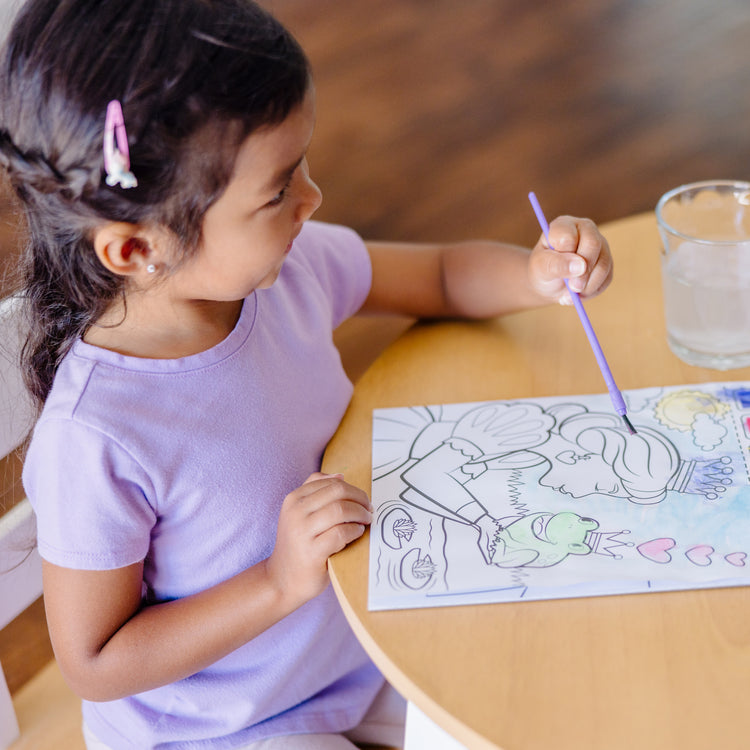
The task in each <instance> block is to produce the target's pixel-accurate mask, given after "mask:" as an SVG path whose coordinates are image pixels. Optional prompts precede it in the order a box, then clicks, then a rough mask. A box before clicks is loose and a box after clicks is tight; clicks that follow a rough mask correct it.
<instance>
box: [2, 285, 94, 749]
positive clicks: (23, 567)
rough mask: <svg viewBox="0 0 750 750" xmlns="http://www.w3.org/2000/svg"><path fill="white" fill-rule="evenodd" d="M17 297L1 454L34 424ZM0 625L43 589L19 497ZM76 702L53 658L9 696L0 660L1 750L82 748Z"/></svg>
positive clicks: (7, 516) (11, 307) (8, 530)
mask: <svg viewBox="0 0 750 750" xmlns="http://www.w3.org/2000/svg"><path fill="white" fill-rule="evenodd" d="M17 311H18V305H17V301H16V300H14V299H12V298H9V299H5V300H0V458H2V457H5V456H8V455H10V454H11V453H13V451H14V450H16V449H17V448H18V446H19V445H21V443H22V442H23V441H24V438H25V437H26V435H27V434H28V431H29V429H30V428H31V426H32V424H33V421H32V420H33V417H32V415H33V409H32V406H31V403H30V399H29V397H28V395H27V393H26V391H25V389H24V386H23V382H22V379H21V373H20V369H19V366H18V353H19V350H20V342H21V338H22V335H21V330H20V323H19V319H18V314H17ZM0 514H1V515H0V630H1V629H2V628H4V627H5V626H6V625H8V623H10V622H11V621H12V620H14V619H15V618H16V617H17V616H18V615H19V614H20V613H21V612H23V611H24V610H25V609H26V608H27V607H28V606H29V605H30V604H31V603H33V602H34V601H35V600H36V599H38V598H39V597H40V596H41V593H42V567H41V560H40V558H39V555H38V553H37V551H36V549H35V547H34V546H33V544H34V537H35V527H34V517H33V514H32V511H31V506H30V505H29V502H28V500H26V499H23V500H21V501H20V502H19V503H17V504H16V505H14V506H13V507H12V508H10V510H8V511H7V512H6V513H4V514H2V509H0ZM80 724H81V718H80V701H78V699H77V698H76V697H75V696H74V695H73V693H72V692H71V691H70V690H69V689H68V688H67V686H66V685H65V683H64V681H63V679H62V675H61V674H60V670H59V669H58V667H57V664H56V663H55V662H54V661H52V662H50V663H49V664H48V665H47V666H46V667H44V668H43V669H42V671H41V672H40V673H39V674H37V675H36V676H35V677H33V678H32V679H31V680H30V681H29V682H28V683H27V684H26V685H24V686H23V687H22V688H21V689H20V690H19V691H18V693H17V694H16V695H15V696H14V700H11V696H10V693H9V691H8V686H7V683H6V680H5V676H4V674H3V671H2V665H0V750H6V748H8V749H9V750H26V749H27V748H28V750H31V749H32V748H33V749H34V750H53V748H54V750H58V749H59V748H64V749H65V750H79V748H80V750H83V747H84V744H83V737H82V736H81V730H80Z"/></svg>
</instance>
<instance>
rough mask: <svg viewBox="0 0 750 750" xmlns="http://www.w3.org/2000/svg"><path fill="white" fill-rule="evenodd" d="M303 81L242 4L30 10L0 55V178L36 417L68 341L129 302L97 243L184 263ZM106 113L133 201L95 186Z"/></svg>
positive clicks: (280, 44) (31, 6) (284, 45)
mask: <svg viewBox="0 0 750 750" xmlns="http://www.w3.org/2000/svg"><path fill="white" fill-rule="evenodd" d="M309 76H310V71H309V65H308V62H307V59H306V58H305V55H304V53H303V52H302V50H301V48H300V47H299V45H298V44H297V42H296V41H295V40H294V38H293V37H292V36H291V35H290V34H289V32H288V31H287V30H286V29H285V28H284V27H283V26H281V24H279V23H278V22H277V21H276V20H275V19H274V18H273V17H272V16H270V15H269V14H268V13H267V12H266V11H264V10H262V9H261V8H259V7H258V6H257V5H256V4H255V3H254V2H252V0H106V2H102V1H101V0H27V2H26V3H25V4H24V5H23V7H22V9H21V11H20V13H19V15H18V17H17V19H16V21H15V23H14V25H13V28H12V29H11V31H10V34H9V36H8V38H7V40H6V42H5V46H4V49H3V51H2V54H0V167H1V168H3V169H4V170H5V171H6V172H7V174H8V175H9V177H10V182H11V185H12V186H13V188H14V190H15V192H16V194H17V195H18V197H19V198H20V201H21V204H22V206H23V208H24V214H25V217H26V223H27V231H28V243H27V247H26V249H25V252H24V254H23V256H22V259H21V267H20V279H21V282H20V285H21V288H20V290H19V296H20V297H21V298H22V301H23V306H24V310H25V313H26V324H27V328H28V331H29V335H28V339H27V341H26V344H25V347H24V350H23V354H22V365H23V370H24V376H25V379H26V384H27V386H28V388H29V391H30V392H31V394H32V396H33V397H34V398H35V400H36V401H37V403H38V405H39V406H40V407H41V405H42V404H43V403H44V400H45V399H46V397H47V394H48V393H49V390H50V388H51V387H52V381H53V379H54V375H55V372H56V370H57V367H58V366H59V363H60V361H61V360H62V358H63V357H64V356H65V354H66V352H67V351H68V350H69V348H70V347H71V345H72V344H73V342H74V341H75V340H76V339H77V338H79V337H80V336H82V335H83V334H84V333H85V332H86V330H87V329H88V328H89V327H90V326H91V325H92V324H94V323H95V322H96V321H97V319H99V318H100V317H101V315H102V314H103V313H104V312H105V310H106V309H107V308H108V307H109V305H110V304H111V303H112V301H113V300H114V299H116V298H117V297H118V296H122V295H123V294H124V291H125V283H126V282H125V280H124V279H123V277H120V276H118V275H116V274H113V273H112V272H110V271H109V270H108V269H106V268H105V267H104V266H103V265H102V264H101V263H100V262H99V260H98V258H97V256H96V254H95V252H94V249H93V242H92V236H93V233H94V230H95V229H96V228H97V227H98V226H101V225H102V224H103V223H105V222H109V221H123V222H129V223H133V224H158V225H161V226H163V227H165V228H167V229H168V230H169V231H170V232H172V233H173V235H174V236H175V237H176V239H177V241H178V242H179V244H180V245H181V246H182V247H183V248H184V252H185V253H186V254H190V253H192V252H195V250H196V248H197V247H198V245H199V242H200V238H201V225H202V220H203V216H204V215H205V212H206V211H207V210H208V208H209V207H210V206H211V205H212V204H213V203H214V201H216V200H217V199H218V198H219V196H220V195H221V194H222V192H223V191H224V189H225V188H226V186H227V184H228V182H229V179H230V177H231V174H232V169H233V165H234V160H235V158H236V154H237V150H238V148H239V146H240V144H241V143H242V141H243V140H244V139H245V138H246V137H247V135H249V134H250V133H251V132H253V131H254V130H256V129H257V128H260V127H263V126H267V125H275V124H278V123H280V122H281V121H282V120H283V119H284V118H285V117H286V116H287V115H288V114H289V112H291V111H292V110H293V109H294V108H295V106H297V105H298V104H300V103H301V101H302V100H303V98H304V96H305V93H306V91H307V88H308V86H309ZM111 99H119V100H120V101H121V103H122V107H123V111H124V116H125V122H126V126H127V132H128V137H129V150H130V160H131V169H132V171H133V172H134V174H135V175H136V176H137V179H138V186H137V187H136V188H133V189H129V190H123V189H121V188H120V187H117V186H115V187H110V186H108V185H107V184H106V182H105V179H104V171H103V159H102V141H103V133H104V119H105V111H106V107H107V103H108V101H109V100H111Z"/></svg>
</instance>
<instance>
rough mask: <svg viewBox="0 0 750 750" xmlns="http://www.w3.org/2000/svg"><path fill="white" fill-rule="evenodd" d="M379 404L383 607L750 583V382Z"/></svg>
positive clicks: (373, 602)
mask: <svg viewBox="0 0 750 750" xmlns="http://www.w3.org/2000/svg"><path fill="white" fill-rule="evenodd" d="M623 396H624V397H625V400H626V403H627V407H628V417H629V418H630V421H631V422H632V423H633V425H634V426H635V429H636V431H637V434H635V435H630V434H629V433H628V430H627V429H626V427H625V425H624V423H623V421H622V419H621V418H620V417H619V416H618V415H617V414H615V413H614V412H613V411H612V405H611V401H610V399H609V395H608V394H598V395H590V396H571V397H554V398H553V397H548V398H533V399H515V400H512V401H491V402H482V403H466V404H446V405H441V406H419V407H411V408H391V409H378V410H375V412H374V413H373V437H372V440H373V442H372V446H373V447H372V451H373V476H372V502H373V505H374V507H375V514H374V520H373V523H372V528H371V534H370V581H369V608H370V609H371V610H381V609H401V608H411V607H435V606H444V605H455V604H477V603H487V602H509V601H519V600H525V599H529V600H531V599H553V598H561V597H573V596H598V595H605V594H623V593H636V592H646V591H670V590H674V589H690V588H706V587H715V586H736V585H746V584H748V583H750V560H748V558H747V555H748V552H750V475H749V474H748V457H749V454H748V452H749V451H750V384H745V383H712V384H705V385H700V386H676V387H666V388H647V389H642V390H633V391H627V392H624V393H623Z"/></svg>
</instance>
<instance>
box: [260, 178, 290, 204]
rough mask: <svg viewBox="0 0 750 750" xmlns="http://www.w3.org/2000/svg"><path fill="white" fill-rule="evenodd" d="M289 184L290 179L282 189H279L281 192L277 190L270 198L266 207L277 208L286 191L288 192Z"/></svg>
mask: <svg viewBox="0 0 750 750" xmlns="http://www.w3.org/2000/svg"><path fill="white" fill-rule="evenodd" d="M291 182H292V178H291V177H290V178H289V180H288V181H287V183H286V185H284V187H283V188H281V190H279V192H278V193H277V194H276V195H275V196H274V197H273V198H271V200H270V201H268V203H266V206H268V207H269V208H273V207H274V206H278V205H279V204H280V203H282V202H283V200H284V198H285V196H286V191H287V190H289V185H290V184H291Z"/></svg>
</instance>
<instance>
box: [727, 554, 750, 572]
mask: <svg viewBox="0 0 750 750" xmlns="http://www.w3.org/2000/svg"><path fill="white" fill-rule="evenodd" d="M746 557H747V554H746V553H744V552H730V553H729V554H728V555H725V556H724V559H725V560H726V561H727V562H728V563H729V564H730V565H734V567H735V568H744V567H745V558H746Z"/></svg>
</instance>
